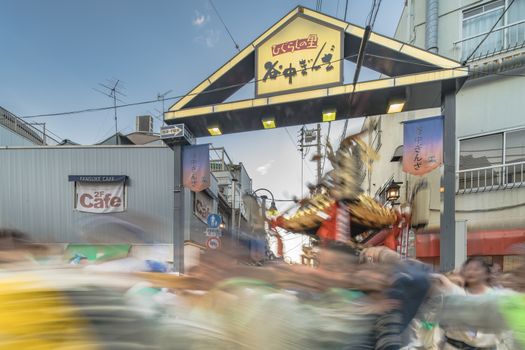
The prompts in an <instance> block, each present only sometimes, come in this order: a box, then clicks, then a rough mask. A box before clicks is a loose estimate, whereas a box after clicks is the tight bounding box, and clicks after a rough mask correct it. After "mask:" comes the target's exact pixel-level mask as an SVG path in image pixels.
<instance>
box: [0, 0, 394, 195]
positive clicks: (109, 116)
mask: <svg viewBox="0 0 525 350" xmlns="http://www.w3.org/2000/svg"><path fill="white" fill-rule="evenodd" d="M345 2H346V1H345V0H325V1H323V8H322V12H324V13H327V14H329V15H332V16H337V17H339V18H341V17H342V16H344V7H345ZM371 2H372V1H371V0H349V5H348V18H347V19H348V21H350V22H352V23H355V24H358V25H364V23H365V20H366V17H367V15H368V12H369V11H370V7H371ZM403 3H404V0H385V1H383V2H382V5H381V8H380V10H379V13H378V17H377V21H376V24H375V27H374V30H375V31H376V32H379V33H383V34H386V35H390V36H391V35H393V33H394V30H395V28H396V25H397V22H398V19H399V16H400V14H401V11H402V8H403ZM214 4H215V6H216V7H217V9H218V10H219V12H220V13H221V15H222V17H223V19H224V21H225V22H226V24H227V25H228V27H229V29H230V31H231V33H232V34H233V36H234V38H235V40H236V41H237V42H238V44H239V46H240V47H241V48H242V47H244V46H246V45H247V44H249V43H250V42H251V41H252V40H253V39H254V38H256V37H257V36H258V35H259V34H261V33H262V32H264V31H265V30H266V29H267V28H268V27H270V26H271V25H272V24H273V23H275V22H276V21H278V20H279V19H280V18H281V17H283V16H284V15H285V14H286V13H287V12H289V11H290V10H292V9H293V8H294V7H296V6H297V5H303V6H306V7H310V8H315V4H316V1H314V0H306V1H292V0H214ZM0 23H1V24H0V42H1V44H2V55H1V56H0V81H1V83H0V105H1V106H2V107H4V108H6V109H8V110H10V111H11V112H13V113H15V114H16V115H18V116H27V115H33V114H41V113H53V112H62V111H69V110H79V109H84V108H91V107H104V106H109V105H111V103H112V102H111V101H110V100H109V98H107V97H106V96H104V95H102V94H100V93H98V92H96V91H94V90H93V88H100V87H99V86H98V84H99V83H106V82H107V80H113V79H120V80H121V81H123V90H122V92H123V93H125V94H126V97H123V98H122V100H123V101H124V102H126V103H130V102H137V101H145V100H153V99H156V97H157V94H158V93H163V92H165V91H168V90H172V91H173V92H172V93H170V95H169V96H170V97H174V96H179V95H183V94H184V93H186V92H188V91H189V90H190V89H192V88H193V87H194V86H195V85H197V84H198V83H200V82H201V81H202V80H204V79H205V78H207V77H208V75H210V74H211V73H213V72H214V71H215V70H216V69H217V68H219V67H220V66H221V65H222V64H223V63H224V62H226V61H227V60H228V59H230V58H231V57H232V56H233V55H235V53H236V50H235V47H234V45H233V43H232V42H231V40H230V38H229V37H228V36H227V33H226V31H225V29H224V27H223V26H222V24H221V23H220V21H219V19H218V18H217V16H216V14H215V13H214V12H213V10H212V8H211V6H210V4H209V2H208V0H192V1H182V0H151V1H146V0H142V1H138V0H89V1H87V0H86V1H81V0H46V1H41V0H4V1H2V10H1V11H0ZM352 74H353V71H352V65H351V64H346V65H345V80H351V77H352ZM375 76H376V75H375V74H374V73H372V72H369V71H366V70H365V71H363V72H362V79H361V80H369V79H372V78H374V77H375ZM251 93H252V92H251V91H250V90H249V88H246V89H243V90H242V91H241V92H240V93H239V96H242V95H243V94H251ZM170 104H171V103H170V102H166V105H167V106H168V105H170ZM161 108H162V107H161V103H160V102H159V103H154V104H150V105H143V106H138V107H130V108H123V109H121V110H119V112H118V115H119V130H120V131H121V132H123V133H127V132H131V131H133V130H134V127H135V116H137V115H142V114H158V112H157V111H156V109H159V110H160V109H161ZM32 121H34V122H46V126H47V128H49V129H50V130H52V131H53V132H55V133H56V134H58V135H59V136H60V137H62V138H69V139H72V140H73V141H76V142H79V143H83V144H93V143H96V142H98V141H100V140H102V139H104V138H106V137H108V136H110V135H111V133H113V132H114V122H113V111H112V110H108V111H102V112H95V113H85V114H78V115H72V116H63V117H47V118H38V119H32ZM361 122H362V120H353V121H352V122H351V123H350V126H351V129H352V130H357V129H359V128H360V126H361V124H360V123H361ZM342 124H343V122H341V121H338V122H335V123H333V124H332V128H331V134H330V135H331V136H332V138H333V140H334V143H336V142H335V140H336V138H338V136H339V135H340V133H341V130H342ZM159 126H160V122H158V121H156V125H155V127H156V128H158V127H159ZM298 129H299V127H296V128H288V133H289V134H290V135H291V136H292V138H295V137H296V134H297V130H298ZM323 130H324V133H325V135H326V131H327V125H323ZM288 133H287V132H286V130H285V129H276V130H270V131H264V132H250V133H243V134H237V135H229V136H221V137H219V138H204V139H201V140H199V142H201V143H202V142H211V143H213V145H214V146H224V147H226V149H227V151H228V153H229V155H230V157H231V158H232V159H233V160H234V161H236V162H243V163H244V164H245V166H246V168H247V169H248V171H249V173H250V175H251V176H252V177H253V178H254V186H256V187H267V188H270V189H271V190H272V191H273V192H274V193H275V196H276V197H278V198H290V197H291V196H293V195H300V192H301V187H302V186H301V181H300V180H301V175H300V174H301V160H300V156H299V153H298V152H297V151H296V148H295V147H296V146H295V140H293V142H292V140H290V136H289V135H288ZM323 137H324V136H323ZM307 163H310V162H307ZM314 169H315V165H314V164H313V163H310V164H306V165H305V168H304V182H307V181H313V180H314V177H313V173H314V171H313V170H314Z"/></svg>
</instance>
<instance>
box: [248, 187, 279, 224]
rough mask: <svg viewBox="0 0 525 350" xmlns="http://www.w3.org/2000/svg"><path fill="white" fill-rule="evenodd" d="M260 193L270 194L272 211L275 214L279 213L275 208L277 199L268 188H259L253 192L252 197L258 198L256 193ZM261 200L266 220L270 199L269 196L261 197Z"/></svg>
mask: <svg viewBox="0 0 525 350" xmlns="http://www.w3.org/2000/svg"><path fill="white" fill-rule="evenodd" d="M259 191H265V192H267V193H269V194H270V196H271V197H272V203H271V204H270V211H271V212H273V213H275V212H277V207H276V206H275V198H274V196H273V193H272V192H271V191H270V190H268V189H266V188H259V189H256V190H255V191H253V192H252V195H253V196H256V197H257V195H256V193H257V192H259ZM260 198H261V199H262V208H263V217H264V219H266V200H267V199H268V196H260Z"/></svg>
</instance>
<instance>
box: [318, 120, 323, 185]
mask: <svg viewBox="0 0 525 350" xmlns="http://www.w3.org/2000/svg"><path fill="white" fill-rule="evenodd" d="M321 158H322V157H321V124H319V123H318V124H317V185H318V186H319V184H320V183H321V177H322V176H323V174H321V172H322V170H321Z"/></svg>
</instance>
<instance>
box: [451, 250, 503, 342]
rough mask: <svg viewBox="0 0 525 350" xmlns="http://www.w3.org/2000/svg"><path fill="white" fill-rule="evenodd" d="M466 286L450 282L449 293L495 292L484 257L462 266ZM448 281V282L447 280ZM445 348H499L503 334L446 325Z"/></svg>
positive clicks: (473, 293) (468, 294)
mask: <svg viewBox="0 0 525 350" xmlns="http://www.w3.org/2000/svg"><path fill="white" fill-rule="evenodd" d="M461 276H462V277H463V279H464V282H465V286H464V288H461V287H459V286H457V285H456V284H453V283H450V284H448V286H447V287H448V294H449V295H461V296H481V295H487V294H491V293H495V290H494V288H493V287H491V266H490V265H489V264H488V263H487V262H486V261H485V260H483V259H481V258H477V257H471V258H468V259H467V261H465V263H464V264H463V266H462V268H461ZM445 283H446V282H445ZM444 329H445V338H444V347H443V349H444V350H454V349H497V346H498V343H501V334H496V333H490V332H488V333H487V332H483V331H482V330H480V329H478V328H475V327H473V328H458V327H451V326H450V325H445V327H444Z"/></svg>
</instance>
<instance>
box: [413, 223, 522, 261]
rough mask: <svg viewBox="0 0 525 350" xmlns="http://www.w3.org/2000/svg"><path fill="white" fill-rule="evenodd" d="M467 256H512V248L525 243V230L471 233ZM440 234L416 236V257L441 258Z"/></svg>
mask: <svg viewBox="0 0 525 350" xmlns="http://www.w3.org/2000/svg"><path fill="white" fill-rule="evenodd" d="M467 236H468V237H467V255H469V256H491V255H509V254H512V252H511V247H512V246H514V245H516V244H520V243H524V242H525V228H522V229H515V230H494V231H478V232H469V233H468V235H467ZM439 253H440V251H439V234H438V233H422V234H417V235H416V256H417V257H418V258H434V257H439Z"/></svg>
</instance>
